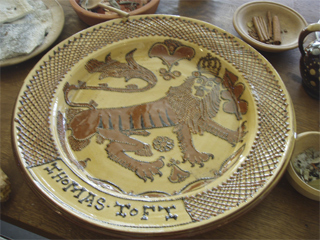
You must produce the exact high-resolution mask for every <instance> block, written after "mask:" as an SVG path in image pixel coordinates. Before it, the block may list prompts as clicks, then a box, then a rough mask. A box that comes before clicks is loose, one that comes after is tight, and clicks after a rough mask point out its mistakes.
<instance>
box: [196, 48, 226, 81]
mask: <svg viewBox="0 0 320 240" xmlns="http://www.w3.org/2000/svg"><path fill="white" fill-rule="evenodd" d="M220 69H221V62H220V60H219V59H218V58H217V57H213V56H212V55H211V54H210V53H208V54H207V56H205V57H202V58H200V60H199V62H198V70H199V71H200V72H202V73H206V72H207V73H208V72H209V73H211V74H213V75H214V76H216V77H217V76H218V75H219V72H220Z"/></svg>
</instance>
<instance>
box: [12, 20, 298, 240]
mask: <svg viewBox="0 0 320 240" xmlns="http://www.w3.org/2000/svg"><path fill="white" fill-rule="evenodd" d="M294 130H295V120H294V112H293V109H292V104H291V101H290V98H289V95H288V93H287V91H286V89H285V86H284V84H283V82H282V80H281V79H280V77H279V75H278V74H277V72H276V71H275V70H274V68H273V67H272V66H271V65H270V63H268V62H267V61H266V60H265V59H264V58H263V57H262V56H261V55H260V54H259V53H258V52H257V51H255V50H254V49H253V48H251V47H250V46H248V45H247V44H246V43H244V42H242V41H241V40H239V39H237V38H236V37H234V36H232V35H230V34H229V33H227V32H225V31H223V30H221V29H219V28H217V27H215V26H213V25H210V24H208V23H205V22H201V21H198V20H194V19H189V18H184V17H177V16H168V15H149V16H137V17H130V19H129V21H122V20H114V21H110V22H106V23H102V24H100V25H96V26H94V27H91V28H88V29H86V30H84V31H83V32H80V33H78V34H76V35H74V36H72V37H70V38H69V39H67V40H66V41H64V42H62V43H61V44H59V45H58V46H56V47H55V48H54V49H52V50H51V51H50V52H48V53H47V54H46V55H45V56H44V57H43V58H42V59H41V60H40V61H39V63H38V64H37V65H36V66H35V67H34V69H33V70H32V71H31V72H30V74H29V75H28V77H27V78H26V80H25V83H24V86H23V87H22V89H21V92H20V95H19V97H18V101H17V104H16V108H15V113H14V123H13V137H14V144H15V150H16V152H17V156H18V163H19V165H20V166H21V168H22V170H23V172H24V173H25V175H26V177H27V179H28V180H29V182H30V183H31V186H32V188H33V189H34V190H35V191H36V192H37V193H39V194H40V196H42V197H43V198H44V199H45V200H46V202H49V203H50V205H51V206H52V207H54V209H55V210H57V211H58V212H59V213H62V214H63V215H64V216H66V217H67V218H68V219H70V220H71V221H74V222H77V223H78V224H80V225H82V226H85V227H89V228H90V229H93V230H96V231H99V232H103V233H106V234H113V235H118V236H119V235H120V236H130V237H132V236H135V237H143V236H171V237H175V236H182V235H184V234H188V235H190V233H191V232H192V233H198V232H200V231H205V230H208V229H213V228H214V227H218V226H220V225H221V224H223V223H226V222H229V221H231V220H232V219H234V218H235V217H237V216H238V215H240V214H241V213H243V212H245V211H247V210H249V209H250V207H252V206H254V205H255V204H256V203H258V202H259V201H260V200H261V199H262V198H263V196H265V194H266V193H268V192H269V191H270V190H271V189H272V187H273V186H274V185H275V184H276V183H277V181H278V180H279V178H280V177H281V176H282V174H283V172H284V171H285V168H286V166H287V164H288V159H289V156H290V155H291V152H292V146H293V141H294Z"/></svg>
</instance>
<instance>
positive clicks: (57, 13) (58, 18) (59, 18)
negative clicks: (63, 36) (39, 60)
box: [0, 0, 64, 67]
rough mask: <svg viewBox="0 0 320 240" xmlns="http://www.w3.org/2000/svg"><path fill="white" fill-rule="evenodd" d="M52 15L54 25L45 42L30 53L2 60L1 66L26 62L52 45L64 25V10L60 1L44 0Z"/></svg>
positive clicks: (0, 61)
mask: <svg viewBox="0 0 320 240" xmlns="http://www.w3.org/2000/svg"><path fill="white" fill-rule="evenodd" d="M42 1H43V3H44V4H45V5H46V7H47V8H48V9H49V10H50V12H51V15H52V18H53V19H52V27H51V29H50V31H49V33H48V35H47V36H46V37H45V38H44V40H43V43H42V44H41V45H40V46H38V47H37V48H36V49H35V50H34V51H33V52H31V53H30V54H28V55H22V56H18V57H13V58H9V59H4V60H0V67H5V66H11V65H14V64H18V63H21V62H24V61H26V60H28V59H31V58H33V57H35V56H37V55H38V54H39V53H41V52H43V51H44V50H46V49H47V48H48V47H50V46H51V45H52V44H53V43H54V41H56V40H57V38H58V37H59V35H60V33H61V32H62V29H63V26H64V12H63V9H62V7H61V6H60V4H59V3H58V1H56V0H54V1H52V0H42Z"/></svg>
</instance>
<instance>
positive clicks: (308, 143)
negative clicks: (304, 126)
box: [286, 131, 320, 201]
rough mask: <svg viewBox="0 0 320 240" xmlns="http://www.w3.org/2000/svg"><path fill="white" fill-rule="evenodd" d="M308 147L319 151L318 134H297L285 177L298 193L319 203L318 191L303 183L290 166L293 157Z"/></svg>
mask: <svg viewBox="0 0 320 240" xmlns="http://www.w3.org/2000/svg"><path fill="white" fill-rule="evenodd" d="M310 147H313V148H314V149H315V150H316V151H320V132H315V131H314V132H304V133H300V134H298V136H297V139H296V142H295V146H294V150H293V153H292V156H291V161H290V163H289V165H288V169H287V174H286V176H287V178H288V181H289V182H290V184H291V185H292V186H293V187H294V188H295V189H296V190H297V191H298V192H299V193H301V194H302V195H304V196H306V197H308V198H310V199H313V200H316V201H320V191H319V190H317V189H316V188H313V187H311V186H310V185H308V184H307V183H305V182H304V181H303V180H302V179H301V178H300V176H299V175H298V174H297V173H296V171H295V170H294V168H293V165H292V161H293V160H294V159H295V157H296V156H297V155H298V154H300V153H302V152H304V151H305V150H307V149H308V148H310Z"/></svg>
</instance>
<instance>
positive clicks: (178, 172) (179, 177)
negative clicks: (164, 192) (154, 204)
mask: <svg viewBox="0 0 320 240" xmlns="http://www.w3.org/2000/svg"><path fill="white" fill-rule="evenodd" d="M178 164H180V161H179V160H175V159H173V158H172V159H170V163H168V164H167V166H168V167H172V169H171V174H170V176H169V177H168V179H169V181H170V182H172V183H180V182H183V181H184V180H186V179H187V178H188V177H189V176H190V172H188V171H185V170H182V169H181V168H179V167H178V166H177V165H178Z"/></svg>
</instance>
